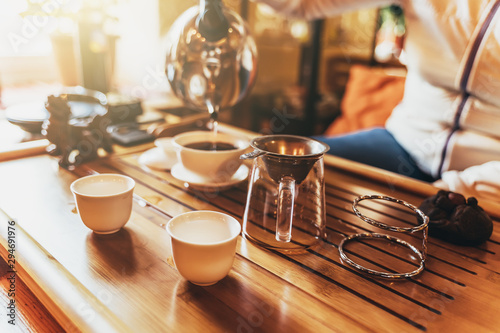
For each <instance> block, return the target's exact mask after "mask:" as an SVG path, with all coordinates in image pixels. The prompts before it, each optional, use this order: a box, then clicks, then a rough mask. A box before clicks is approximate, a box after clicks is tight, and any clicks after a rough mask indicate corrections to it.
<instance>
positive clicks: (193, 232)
mask: <svg viewBox="0 0 500 333" xmlns="http://www.w3.org/2000/svg"><path fill="white" fill-rule="evenodd" d="M167 231H168V233H169V235H170V237H171V245H172V254H173V258H174V263H175V267H176V268H177V270H178V271H179V273H180V274H181V275H182V276H183V277H184V278H185V279H186V280H188V281H190V282H192V283H194V284H197V285H201V286H209V285H212V284H215V283H217V282H218V281H220V280H221V279H223V278H224V277H225V276H226V275H227V274H228V273H229V271H230V270H231V267H232V266H233V261H234V255H235V253H236V243H237V240H238V235H239V234H240V232H241V225H240V223H239V222H238V221H237V220H236V219H235V218H234V217H232V216H229V215H227V214H224V213H220V212H215V211H208V210H200V211H192V212H187V213H182V214H179V215H177V216H175V217H173V218H172V219H171V220H170V221H169V222H168V224H167Z"/></svg>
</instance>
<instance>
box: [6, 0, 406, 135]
mask: <svg viewBox="0 0 500 333" xmlns="http://www.w3.org/2000/svg"><path fill="white" fill-rule="evenodd" d="M223 2H224V4H225V5H226V6H227V7H229V8H232V9H233V10H235V11H237V12H238V13H239V14H240V15H241V16H243V17H244V18H245V19H246V21H247V22H248V24H249V27H250V30H251V31H252V33H253V35H254V38H255V40H256V43H257V49H258V53H259V65H258V66H259V67H258V68H259V71H258V76H257V82H256V85H255V86H254V89H253V90H252V92H251V94H250V96H248V97H247V98H246V99H245V100H244V101H243V102H242V103H240V105H237V106H236V107H235V108H233V110H231V111H230V112H229V113H228V114H227V115H226V116H225V118H222V120H224V121H227V122H229V123H232V124H235V125H238V126H241V127H244V128H248V129H251V130H254V131H257V132H262V133H266V134H267V133H269V132H277V131H280V132H289V133H296V134H307V135H309V134H319V133H323V132H324V131H325V130H326V127H327V125H328V124H330V123H331V122H332V121H333V120H334V119H335V118H337V117H338V116H339V115H340V114H341V101H342V98H343V95H344V93H345V88H346V85H347V82H348V79H349V74H350V69H351V67H352V66H353V65H356V64H362V65H364V66H368V67H375V66H376V67H388V68H389V67H390V68H403V69H404V56H402V54H401V51H402V46H403V41H404V33H405V30H404V17H403V15H402V12H401V10H400V9H399V8H397V7H394V6H392V7H387V8H377V9H372V10H363V11H359V12H353V13H348V14H345V15H342V16H339V17H332V18H329V19H326V20H321V21H313V22H307V21H303V20H290V19H287V18H286V17H282V16H280V15H279V14H277V13H275V12H274V11H273V10H272V9H271V8H270V7H268V6H266V5H263V4H257V3H254V2H251V1H247V0H226V1H223ZM197 4H198V1H196V0H186V1H177V0H142V1H139V0H102V1H98V0H90V1H89V0H86V1H83V0H0V82H1V83H0V85H1V103H2V104H1V105H2V107H3V108H5V107H7V106H10V105H13V104H15V103H18V102H21V101H22V102H26V100H28V99H31V98H33V99H40V98H42V97H44V96H46V95H47V94H50V93H52V92H53V91H54V90H56V89H59V88H60V87H63V86H75V85H82V86H85V87H87V88H91V89H96V90H99V91H102V92H104V93H109V92H119V93H120V94H125V95H127V96H131V97H133V98H138V99H141V100H143V101H146V100H147V101H152V100H154V101H155V105H162V103H163V104H165V105H179V103H180V102H179V101H178V100H177V101H176V99H175V97H174V96H172V93H171V90H170V87H169V85H168V82H167V80H166V77H165V74H164V67H165V64H164V63H165V49H166V45H165V35H166V33H167V31H168V29H169V28H170V26H171V25H172V23H173V22H174V20H175V19H176V18H177V17H178V16H179V15H180V14H181V13H182V12H184V11H185V10H186V9H187V8H189V7H191V6H195V5H197ZM273 119H274V120H275V121H274V122H273ZM276 119H278V120H280V122H281V124H280V125H277V123H276ZM304 124H306V126H304ZM281 125H282V126H281Z"/></svg>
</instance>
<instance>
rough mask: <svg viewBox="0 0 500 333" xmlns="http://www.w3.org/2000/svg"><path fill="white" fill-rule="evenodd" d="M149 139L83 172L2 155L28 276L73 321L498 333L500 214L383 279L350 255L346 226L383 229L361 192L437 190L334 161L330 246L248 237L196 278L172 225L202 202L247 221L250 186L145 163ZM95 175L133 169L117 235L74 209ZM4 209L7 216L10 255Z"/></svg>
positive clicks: (392, 255) (379, 250)
mask: <svg viewBox="0 0 500 333" xmlns="http://www.w3.org/2000/svg"><path fill="white" fill-rule="evenodd" d="M149 147H150V146H147V145H145V146H142V147H140V148H135V149H134V150H128V151H127V150H123V151H120V152H119V153H117V154H115V155H114V156H111V157H109V158H107V159H102V160H99V161H95V162H92V163H88V164H86V165H84V166H81V167H78V168H77V169H76V170H74V171H73V172H69V171H67V170H62V169H60V168H59V167H58V165H57V161H56V160H55V159H53V158H51V157H49V156H46V155H42V156H36V157H29V158H24V159H18V160H12V161H7V162H3V163H0V184H1V187H0V208H2V209H3V210H4V211H5V212H6V214H8V215H9V216H11V217H15V218H16V219H17V222H18V225H19V230H18V248H17V253H19V255H20V258H21V259H20V260H19V261H18V266H19V267H18V268H19V272H20V274H21V272H22V273H23V274H25V275H26V276H27V284H28V285H30V287H31V288H32V289H33V291H34V292H35V294H36V295H37V296H38V297H39V298H40V300H41V301H42V303H44V304H45V305H46V306H47V309H49V311H50V312H51V313H52V314H53V315H54V317H55V318H56V319H57V320H59V321H60V324H61V325H62V326H63V327H64V328H65V329H66V330H69V331H74V330H81V331H85V332H87V331H88V332H91V331H95V332H102V331H103V328H104V327H105V328H106V332H108V331H113V330H115V331H118V332H124V331H130V332H139V331H140V332H160V331H180V332H194V331H200V332H201V331H203V332H212V331H228V332H233V331H236V332H257V331H268V332H276V331H281V332H305V331H316V332H325V331H338V332H366V331H377V332H382V331H384V332H386V331H387V332H425V331H427V332H443V331H446V332H474V331H476V332H498V327H500V319H499V318H498V316H497V313H498V312H499V310H500V274H499V273H500V263H499V261H500V260H499V258H500V255H499V254H498V252H499V251H500V229H499V228H500V222H499V219H498V217H497V216H498V212H491V213H492V215H495V217H494V228H495V229H494V234H493V236H492V238H491V239H490V240H489V241H488V242H486V243H485V244H483V245H481V246H478V247H460V246H455V245H451V244H448V243H445V242H443V241H440V240H437V239H433V238H430V239H429V242H428V248H429V252H428V259H427V262H426V268H425V270H424V272H423V273H422V274H420V275H419V276H417V277H415V278H412V279H406V280H402V281H391V280H385V279H378V278H374V277H371V276H368V275H366V274H364V273H361V272H358V271H357V270H355V269H353V268H351V267H350V266H347V265H345V264H344V263H342V261H341V260H340V258H339V253H338V245H339V243H340V241H341V240H342V239H343V237H344V236H346V235H350V234H353V233H358V232H384V231H381V230H380V229H377V228H375V227H373V226H371V225H369V224H366V223H364V222H362V221H361V220H360V219H358V218H357V217H356V216H355V215H354V214H353V212H352V209H351V204H352V200H353V199H354V198H355V197H356V196H357V195H360V194H375V193H377V194H386V195H391V196H395V197H398V198H401V199H405V200H407V201H409V202H411V203H413V204H415V205H418V204H419V203H420V202H421V201H422V200H423V199H424V197H425V196H426V195H427V193H429V191H430V190H433V191H434V190H435V189H430V188H429V187H428V186H423V185H422V188H423V190H422V188H420V190H416V191H409V190H408V189H405V188H404V187H405V186H406V187H408V184H406V185H403V186H401V184H400V183H398V181H400V179H398V180H397V181H396V182H392V181H388V182H387V181H380V179H378V181H373V180H370V179H368V178H366V177H365V176H366V174H364V175H362V176H360V174H359V173H358V174H355V173H350V172H348V171H347V170H346V168H345V164H342V165H340V164H339V165H335V163H333V164H332V162H331V161H333V162H335V161H336V160H330V159H327V161H329V163H327V167H326V193H327V226H328V230H327V233H328V237H327V239H326V240H325V242H322V243H321V244H320V246H318V247H317V248H315V249H312V250H309V251H308V252H307V253H305V254H301V255H285V254H282V253H279V252H277V251H268V250H264V249H262V248H259V247H257V246H255V245H253V244H252V243H250V242H248V241H247V240H245V239H244V238H240V239H239V242H238V247H237V254H236V259H235V262H234V267H233V269H232V270H231V272H230V274H229V276H228V277H227V278H225V279H224V280H222V281H220V282H219V283H217V284H216V285H214V286H210V287H199V286H195V285H192V284H190V283H189V282H186V281H185V280H184V279H183V278H182V277H180V275H179V274H178V273H177V271H176V270H175V268H174V267H173V263H172V259H171V252H170V244H169V236H168V234H167V232H166V230H165V225H166V223H167V222H168V221H169V219H170V218H171V217H173V216H175V215H177V214H179V213H182V212H186V211H191V210H200V209H210V210H217V211H222V212H226V213H228V214H230V215H232V216H234V217H235V218H237V219H238V220H239V221H241V220H242V216H243V211H244V205H245V200H246V193H247V188H246V186H247V184H246V182H244V183H242V184H239V185H238V186H236V187H234V188H232V189H230V190H227V191H223V192H220V193H213V192H206V191H203V190H192V189H189V188H186V187H185V186H184V184H183V183H182V182H180V181H178V180H176V179H174V178H173V177H172V176H171V175H170V173H168V172H163V171H153V170H149V169H147V168H144V167H142V166H140V165H139V164H138V158H139V156H140V153H141V152H142V151H143V150H144V149H146V148H149ZM342 163H345V162H342ZM95 172H98V173H104V172H116V173H122V174H126V175H129V176H130V177H132V178H134V179H135V180H136V183H137V186H136V190H135V194H136V200H135V203H134V209H133V215H132V218H131V220H130V221H129V222H128V223H127V225H126V226H125V228H124V229H122V230H121V231H120V232H118V233H117V234H115V235H112V236H107V237H102V236H96V235H94V234H93V233H92V232H90V231H89V230H88V229H87V228H86V227H85V226H84V225H83V224H82V223H81V221H80V220H79V218H78V216H77V215H76V214H75V205H74V201H73V197H72V195H71V193H70V191H69V184H70V183H71V182H72V181H73V180H74V179H76V178H77V177H79V176H83V175H86V174H90V173H95ZM379 176H380V175H379ZM409 183H410V184H411V182H409ZM413 184H416V183H413ZM402 188H403V190H402ZM360 207H361V209H363V211H364V212H366V214H370V216H372V217H374V218H380V219H381V220H383V221H386V222H387V223H391V224H392V223H395V224H400V225H406V226H408V225H411V224H413V225H414V224H415V223H416V222H415V221H414V220H413V219H414V218H413V216H412V215H411V214H409V212H408V211H406V210H405V209H403V208H401V207H400V206H397V207H396V206H394V205H391V204H389V203H386V202H380V201H377V202H362V204H361V205H360ZM493 207H494V205H493ZM6 218H7V217H6V216H3V217H2V222H1V224H0V241H1V244H2V245H3V250H2V256H4V257H5V255H6V252H5V246H6V241H5V240H6V224H5V221H6ZM397 236H398V237H400V238H402V239H404V240H407V241H409V242H410V243H412V244H415V245H416V246H419V244H420V242H421V233H416V234H412V235H408V234H398V235H397ZM21 241H22V242H23V243H21ZM28 242H29V243H30V244H29V245H28V244H26V243H28ZM347 250H348V254H349V256H350V257H352V258H353V259H354V260H356V261H357V262H359V263H361V264H364V265H367V266H370V267H374V268H376V269H379V270H387V271H391V270H394V269H396V268H398V269H401V268H402V269H409V270H413V269H415V267H416V266H415V261H414V260H412V258H411V256H410V255H409V253H408V251H406V250H402V249H400V248H397V247H395V246H388V245H386V244H382V243H380V242H373V241H362V242H356V243H353V244H352V245H349V247H348V248H347ZM40 258H45V259H44V260H42V259H40ZM35 259H36V260H35Z"/></svg>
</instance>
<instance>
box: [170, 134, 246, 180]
mask: <svg viewBox="0 0 500 333" xmlns="http://www.w3.org/2000/svg"><path fill="white" fill-rule="evenodd" d="M172 142H173V145H174V148H175V150H176V152H177V158H178V160H179V162H180V163H181V164H182V166H183V168H184V169H186V170H187V171H189V172H193V173H195V174H197V175H200V176H202V177H204V178H205V179H206V180H207V182H224V181H228V180H230V179H231V177H233V175H234V174H235V172H236V171H237V170H238V168H239V167H240V166H241V164H242V160H241V159H240V155H241V154H243V153H245V151H246V150H247V149H248V147H249V141H248V139H246V138H244V137H238V136H235V135H232V134H227V133H220V132H219V133H215V132H212V131H191V132H185V133H182V134H178V135H176V136H175V137H174V138H173V141H172Z"/></svg>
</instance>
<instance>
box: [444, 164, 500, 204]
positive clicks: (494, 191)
mask: <svg viewBox="0 0 500 333" xmlns="http://www.w3.org/2000/svg"><path fill="white" fill-rule="evenodd" d="M434 185H435V186H437V187H439V188H442V189H445V190H448V191H452V192H458V193H461V194H462V195H464V196H466V197H476V198H484V199H487V200H491V201H496V202H498V198H499V197H500V161H492V162H487V163H484V164H481V165H476V166H473V167H470V168H467V169H465V170H464V171H446V172H444V173H443V175H442V177H441V179H440V180H438V181H437V182H435V183H434Z"/></svg>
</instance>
